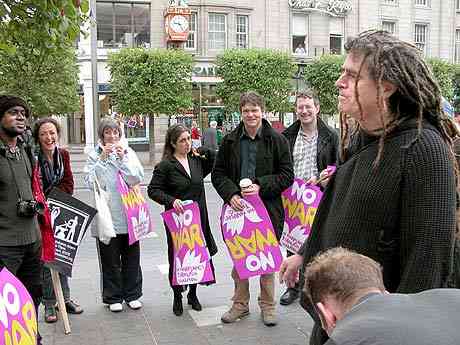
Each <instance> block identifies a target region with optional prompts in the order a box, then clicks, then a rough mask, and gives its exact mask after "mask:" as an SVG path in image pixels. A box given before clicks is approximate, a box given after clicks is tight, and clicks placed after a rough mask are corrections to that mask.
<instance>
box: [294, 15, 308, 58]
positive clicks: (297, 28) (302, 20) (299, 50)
mask: <svg viewBox="0 0 460 345" xmlns="http://www.w3.org/2000/svg"><path fill="white" fill-rule="evenodd" d="M307 30H308V16H306V15H305V14H297V13H294V14H293V15H292V52H293V53H294V54H299V55H305V54H307V52H308V47H307V42H308V40H307Z"/></svg>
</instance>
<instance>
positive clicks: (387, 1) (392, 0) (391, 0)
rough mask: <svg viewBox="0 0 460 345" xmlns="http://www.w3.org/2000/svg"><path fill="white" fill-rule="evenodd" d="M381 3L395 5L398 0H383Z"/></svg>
mask: <svg viewBox="0 0 460 345" xmlns="http://www.w3.org/2000/svg"><path fill="white" fill-rule="evenodd" d="M383 3H384V4H387V5H397V4H398V0H383Z"/></svg>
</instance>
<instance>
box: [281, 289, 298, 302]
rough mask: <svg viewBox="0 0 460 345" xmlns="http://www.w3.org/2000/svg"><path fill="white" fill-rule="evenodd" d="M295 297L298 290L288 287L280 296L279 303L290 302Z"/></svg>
mask: <svg viewBox="0 0 460 345" xmlns="http://www.w3.org/2000/svg"><path fill="white" fill-rule="evenodd" d="M297 298H299V290H297V289H293V288H288V289H287V290H286V291H285V292H284V293H283V295H282V296H281V298H280V304H281V305H289V304H292V302H294V301H295V300H296V299H297Z"/></svg>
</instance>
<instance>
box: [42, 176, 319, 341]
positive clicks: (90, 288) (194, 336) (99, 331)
mask: <svg viewBox="0 0 460 345" xmlns="http://www.w3.org/2000/svg"><path fill="white" fill-rule="evenodd" d="M76 175H78V172H77V174H76ZM80 175H81V174H80ZM79 177H80V178H78V179H76V187H77V188H76V194H75V196H76V197H77V198H78V199H80V200H82V201H84V202H88V203H91V202H90V199H91V198H90V193H89V191H88V190H86V189H84V186H83V184H82V181H83V180H82V176H79ZM150 177H151V170H150V171H149V170H147V173H146V181H148V180H149V179H150ZM143 191H144V193H145V188H144V189H143ZM206 193H207V200H208V210H209V216H210V222H211V228H212V231H213V234H214V238H215V239H216V241H217V243H218V246H219V252H218V253H217V255H216V256H214V257H213V261H214V265H215V267H216V280H217V283H216V284H215V285H211V286H208V287H204V286H199V287H198V290H197V293H198V297H199V299H200V302H201V304H202V305H203V310H202V311H201V312H195V311H193V310H191V308H190V307H189V306H188V305H187V300H186V296H185V294H184V299H183V302H184V314H183V316H181V317H177V316H175V315H174V314H173V313H172V291H171V289H170V287H169V283H168V278H167V267H168V266H167V249H166V237H165V234H164V228H163V224H162V222H161V221H160V215H159V214H160V212H161V211H162V208H161V207H160V206H159V205H157V204H155V203H153V202H151V212H152V215H153V217H154V223H155V232H156V236H155V237H152V238H149V239H145V240H143V241H142V243H141V265H142V271H143V293H144V295H143V297H142V299H141V300H142V302H143V304H144V306H143V308H142V309H140V310H138V311H134V310H130V309H129V308H128V307H127V306H126V305H124V310H123V312H121V313H111V312H110V311H109V310H108V308H107V307H105V306H104V305H103V304H102V301H101V295H100V288H99V282H100V276H99V264H98V260H97V253H96V246H95V240H94V238H92V237H91V236H90V235H89V234H87V236H86V237H85V239H84V240H83V242H82V244H81V246H80V249H79V252H78V254H77V258H76V262H75V266H74V271H73V278H72V279H71V283H70V287H71V296H72V298H73V299H75V300H76V301H78V302H79V303H80V304H81V305H82V307H83V308H84V310H85V311H84V313H83V314H81V315H69V317H70V321H71V327H72V333H71V334H69V335H64V330H63V324H62V321H61V320H59V321H58V322H57V323H55V324H46V323H45V322H44V321H43V309H41V311H40V315H39V329H40V332H41V333H42V335H43V344H44V345H67V344H69V345H70V344H72V345H106V344H107V345H109V344H110V345H134V344H136V345H173V344H174V345H179V344H187V345H214V344H216V345H231V344H238V345H239V344H247V345H252V344H254V345H255V344H260V345H304V344H306V343H307V339H308V337H309V334H310V331H311V327H312V320H311V318H310V317H309V316H308V314H307V313H306V312H305V311H304V310H303V309H302V308H301V307H300V305H299V304H298V303H294V304H293V305H291V306H287V307H286V306H280V305H279V304H278V306H277V310H278V316H279V323H278V325H277V326H276V327H266V326H264V325H263V323H262V321H261V318H260V311H259V308H258V305H257V294H258V290H259V289H258V286H257V285H258V279H254V278H253V279H251V283H250V285H251V302H250V312H251V314H250V316H249V317H247V318H245V319H244V320H241V321H238V322H236V323H235V324H229V325H224V324H221V322H220V316H221V315H222V313H223V312H224V311H226V310H227V308H228V307H229V306H230V305H231V301H230V297H231V296H232V292H233V281H232V279H231V277H230V272H231V269H232V265H231V263H230V258H229V256H228V252H227V250H226V248H225V245H224V243H223V241H222V236H221V233H220V227H219V225H218V219H219V214H220V207H221V205H222V203H221V200H220V198H219V196H218V195H217V193H216V192H215V190H214V189H213V187H212V185H211V184H210V183H206ZM276 291H277V293H276V299H277V300H278V299H279V295H280V293H282V291H284V286H279V285H278V283H277V287H276Z"/></svg>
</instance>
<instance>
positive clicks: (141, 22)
mask: <svg viewBox="0 0 460 345" xmlns="http://www.w3.org/2000/svg"><path fill="white" fill-rule="evenodd" d="M96 21H97V40H98V47H108V48H122V47H146V48H148V47H150V5H149V4H137V3H115V2H97V3H96Z"/></svg>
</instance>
